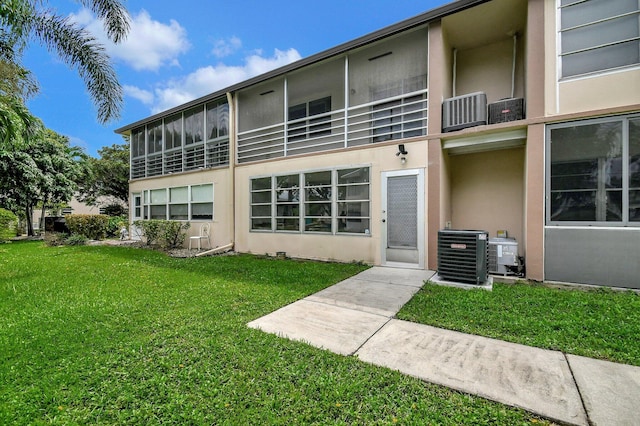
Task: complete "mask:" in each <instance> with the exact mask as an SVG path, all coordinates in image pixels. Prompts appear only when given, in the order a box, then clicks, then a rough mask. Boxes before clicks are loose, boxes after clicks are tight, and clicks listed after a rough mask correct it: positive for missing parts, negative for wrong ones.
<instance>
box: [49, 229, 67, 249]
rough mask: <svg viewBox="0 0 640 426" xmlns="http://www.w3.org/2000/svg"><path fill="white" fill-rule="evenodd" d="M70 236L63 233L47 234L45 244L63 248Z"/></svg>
mask: <svg viewBox="0 0 640 426" xmlns="http://www.w3.org/2000/svg"><path fill="white" fill-rule="evenodd" d="M68 236H69V235H68V234H64V233H62V232H47V233H46V234H45V235H44V242H45V244H46V245H48V246H51V247H58V246H63V245H64V243H65V240H66V239H67V237H68Z"/></svg>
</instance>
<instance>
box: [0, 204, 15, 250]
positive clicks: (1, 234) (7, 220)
mask: <svg viewBox="0 0 640 426" xmlns="http://www.w3.org/2000/svg"><path fill="white" fill-rule="evenodd" d="M17 226H18V218H17V217H16V215H15V214H13V213H11V212H10V211H9V210H5V209H0V242H4V241H7V240H9V239H10V238H13V237H15V236H16V228H17Z"/></svg>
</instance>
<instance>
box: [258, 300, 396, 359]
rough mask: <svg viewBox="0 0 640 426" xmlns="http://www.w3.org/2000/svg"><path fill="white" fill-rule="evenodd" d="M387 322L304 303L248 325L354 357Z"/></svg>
mask: <svg viewBox="0 0 640 426" xmlns="http://www.w3.org/2000/svg"><path fill="white" fill-rule="evenodd" d="M387 321H389V318H387V317H384V316H381V315H375V314H371V313H368V312H362V311H355V310H352V309H346V308H342V307H339V306H332V305H327V304H325V303H317V302H313V301H309V300H300V301H298V302H295V303H292V304H291V305H287V306H285V307H283V308H281V309H278V310H277V311H275V312H272V313H271V314H269V315H266V316H264V317H261V318H258V319H257V320H255V321H251V322H250V323H249V324H248V326H249V327H251V328H257V329H259V330H262V331H265V332H267V333H274V334H277V335H278V336H282V337H287V338H289V339H292V340H299V341H303V342H306V343H308V344H310V345H312V346H315V347H318V348H322V349H328V350H330V351H332V352H335V353H338V354H341V355H351V354H353V353H354V352H355V351H356V350H357V349H358V348H359V347H360V346H362V344H363V343H364V342H366V340H367V339H368V338H369V337H370V336H371V335H372V334H374V333H375V332H376V331H377V330H379V329H380V327H382V326H383V325H384V324H385V322H387Z"/></svg>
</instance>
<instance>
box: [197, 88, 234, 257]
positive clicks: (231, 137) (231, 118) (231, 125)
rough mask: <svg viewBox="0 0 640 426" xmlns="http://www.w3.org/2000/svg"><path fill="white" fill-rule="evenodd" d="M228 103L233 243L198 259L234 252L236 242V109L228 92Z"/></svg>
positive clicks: (212, 250) (202, 253)
mask: <svg viewBox="0 0 640 426" xmlns="http://www.w3.org/2000/svg"><path fill="white" fill-rule="evenodd" d="M227 103H228V104H229V182H230V187H231V219H230V222H231V241H230V242H229V243H228V244H225V245H224V246H221V247H215V248H212V249H210V250H207V251H203V252H201V253H197V254H196V257H199V256H206V255H209V254H217V253H223V252H225V251H229V250H233V246H234V245H235V240H236V135H237V127H236V108H235V104H234V102H233V95H232V94H231V93H230V92H227Z"/></svg>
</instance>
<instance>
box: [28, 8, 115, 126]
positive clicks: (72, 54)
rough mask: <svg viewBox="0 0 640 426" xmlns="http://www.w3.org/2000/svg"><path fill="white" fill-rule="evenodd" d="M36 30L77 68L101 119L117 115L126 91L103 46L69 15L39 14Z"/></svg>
mask: <svg viewBox="0 0 640 426" xmlns="http://www.w3.org/2000/svg"><path fill="white" fill-rule="evenodd" d="M33 31H34V33H35V35H36V37H37V38H39V39H40V40H41V41H42V42H43V43H44V44H45V45H46V47H47V48H48V49H49V50H50V51H51V50H53V51H55V52H56V53H57V54H58V56H59V57H60V58H61V59H62V60H63V61H64V62H66V63H67V64H69V65H71V66H72V67H75V68H77V69H78V72H79V74H80V77H81V78H82V80H83V81H84V83H85V86H86V87H87V90H88V91H89V96H90V97H91V99H92V100H93V102H94V104H95V105H96V106H97V109H98V111H97V114H98V121H100V122H101V123H106V122H108V121H110V120H112V119H115V118H118V117H119V115H120V110H121V107H122V102H123V101H122V96H123V92H122V87H121V86H120V83H119V82H118V78H117V76H116V73H115V70H114V69H113V67H112V66H111V63H110V59H109V55H107V53H106V51H105V49H104V46H102V45H101V44H100V43H99V42H98V41H97V40H96V39H95V38H94V37H93V36H92V35H91V34H90V33H89V32H87V31H86V30H84V29H83V28H81V27H79V26H78V25H77V24H75V23H73V22H72V21H70V20H69V19H68V18H65V17H60V16H57V15H51V14H37V15H36V16H35V17H34V23H33Z"/></svg>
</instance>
